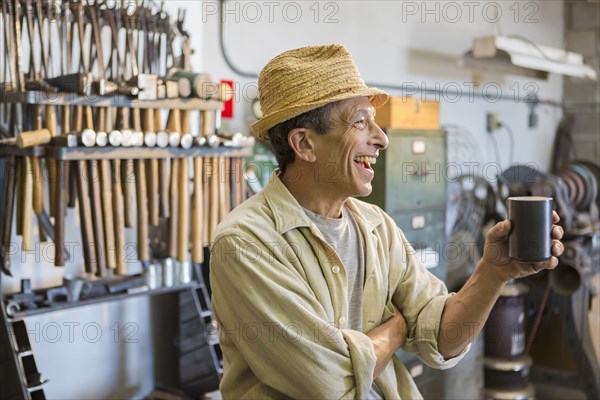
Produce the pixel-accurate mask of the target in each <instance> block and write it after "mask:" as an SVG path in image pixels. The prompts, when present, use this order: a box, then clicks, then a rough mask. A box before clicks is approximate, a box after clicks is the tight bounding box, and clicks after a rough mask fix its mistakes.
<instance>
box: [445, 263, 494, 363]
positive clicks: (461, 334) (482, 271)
mask: <svg viewBox="0 0 600 400" xmlns="http://www.w3.org/2000/svg"><path fill="white" fill-rule="evenodd" d="M486 267H487V268H486ZM504 284H505V282H504V281H503V280H502V279H501V278H499V277H498V275H497V274H495V273H494V271H493V270H492V268H489V266H486V265H485V263H484V262H483V261H480V262H479V264H478V265H477V268H476V269H475V272H474V273H473V275H471V277H470V278H469V280H468V281H467V283H466V284H465V286H463V288H462V289H461V290H460V291H459V292H458V293H457V294H455V295H454V296H452V297H450V298H449V299H448V300H447V301H446V305H445V307H444V311H443V313H442V319H441V323H440V332H439V335H438V350H439V352H440V354H442V356H444V358H445V359H449V358H452V357H455V356H457V355H458V354H460V352H461V351H463V350H464V348H465V347H466V346H467V345H468V344H469V343H471V342H472V341H473V340H474V338H475V337H476V336H477V335H478V334H479V333H480V332H481V330H482V329H483V326H484V324H485V321H486V320H487V318H488V316H489V314H490V311H491V310H492V307H493V306H494V304H495V303H496V300H498V297H499V295H500V291H501V290H502V287H503V286H504Z"/></svg>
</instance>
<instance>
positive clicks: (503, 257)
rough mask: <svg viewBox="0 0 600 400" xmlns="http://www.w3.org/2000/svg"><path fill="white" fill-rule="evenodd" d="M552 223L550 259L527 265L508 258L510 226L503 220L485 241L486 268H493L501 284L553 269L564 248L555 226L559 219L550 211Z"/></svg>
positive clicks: (561, 232) (483, 259) (560, 233)
mask: <svg viewBox="0 0 600 400" xmlns="http://www.w3.org/2000/svg"><path fill="white" fill-rule="evenodd" d="M552 221H553V222H554V224H555V225H553V226H552V238H553V241H552V257H551V258H550V259H549V260H547V261H544V262H539V263H528V262H519V261H516V260H515V259H513V258H511V257H509V255H508V234H509V232H510V228H511V224H510V221H509V220H504V221H502V222H499V223H497V224H496V225H494V226H493V227H492V228H491V229H490V230H489V232H488V234H487V238H486V241H485V247H484V250H483V258H482V261H483V262H484V263H485V264H488V265H487V268H493V269H494V270H495V271H496V273H497V275H498V277H499V278H500V279H501V280H502V281H503V282H508V281H509V280H511V279H517V278H523V277H526V276H529V275H533V274H536V273H538V272H540V271H541V270H543V269H554V268H555V267H556V266H557V265H558V258H557V257H558V256H560V255H561V254H562V253H563V251H564V250H565V247H564V246H563V244H562V243H561V242H560V239H562V237H563V234H564V231H563V229H562V228H561V227H560V226H559V225H556V223H558V221H560V217H559V216H558V214H557V213H556V211H552Z"/></svg>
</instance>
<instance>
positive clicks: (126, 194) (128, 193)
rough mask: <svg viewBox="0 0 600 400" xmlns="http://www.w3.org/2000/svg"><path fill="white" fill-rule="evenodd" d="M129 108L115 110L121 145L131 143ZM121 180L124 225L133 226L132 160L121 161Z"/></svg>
mask: <svg viewBox="0 0 600 400" xmlns="http://www.w3.org/2000/svg"><path fill="white" fill-rule="evenodd" d="M129 111H130V110H129V109H128V108H125V107H121V108H118V110H117V124H118V128H119V129H120V131H121V134H122V135H123V137H122V141H121V146H125V147H127V146H130V145H131V135H132V134H133V132H132V131H131V129H129V127H130V125H129V120H130V114H129ZM121 164H122V165H121V182H122V184H123V199H124V205H123V210H124V221H125V227H127V228H133V227H134V226H135V204H136V199H135V187H136V184H135V168H134V165H133V160H123V161H121Z"/></svg>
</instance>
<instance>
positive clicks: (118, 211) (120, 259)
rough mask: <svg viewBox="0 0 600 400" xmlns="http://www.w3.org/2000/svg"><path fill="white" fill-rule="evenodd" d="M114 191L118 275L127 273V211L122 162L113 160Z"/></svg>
mask: <svg viewBox="0 0 600 400" xmlns="http://www.w3.org/2000/svg"><path fill="white" fill-rule="evenodd" d="M112 167H113V170H112V191H113V196H112V198H113V213H114V223H115V249H116V256H117V270H116V273H117V274H118V275H125V274H126V273H127V267H126V264H125V257H126V254H125V215H124V213H125V211H124V210H123V192H122V189H121V171H120V169H121V162H120V161H119V160H113V161H112Z"/></svg>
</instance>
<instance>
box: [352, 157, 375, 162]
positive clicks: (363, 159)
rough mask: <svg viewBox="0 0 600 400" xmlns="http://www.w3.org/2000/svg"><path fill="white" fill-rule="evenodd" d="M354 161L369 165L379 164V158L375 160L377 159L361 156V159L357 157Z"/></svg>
mask: <svg viewBox="0 0 600 400" xmlns="http://www.w3.org/2000/svg"><path fill="white" fill-rule="evenodd" d="M354 161H357V162H366V163H369V164H375V163H377V158H375V157H368V156H360V157H356V158H355V159H354Z"/></svg>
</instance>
